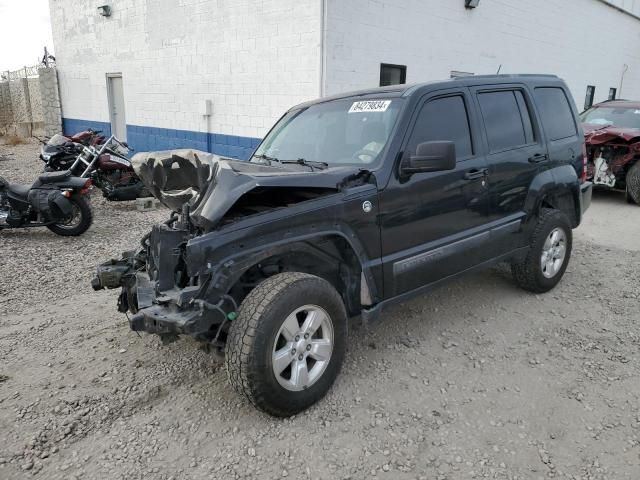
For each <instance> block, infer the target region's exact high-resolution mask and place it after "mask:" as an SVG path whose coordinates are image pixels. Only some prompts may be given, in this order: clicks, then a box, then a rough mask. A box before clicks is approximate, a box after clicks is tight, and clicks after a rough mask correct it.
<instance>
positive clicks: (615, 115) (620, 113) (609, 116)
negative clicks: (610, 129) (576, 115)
mask: <svg viewBox="0 0 640 480" xmlns="http://www.w3.org/2000/svg"><path fill="white" fill-rule="evenodd" d="M580 120H581V121H582V123H591V124H594V125H612V126H614V127H623V128H640V109H639V108H613V107H594V108H590V109H589V110H587V111H586V112H583V113H582V114H581V115H580Z"/></svg>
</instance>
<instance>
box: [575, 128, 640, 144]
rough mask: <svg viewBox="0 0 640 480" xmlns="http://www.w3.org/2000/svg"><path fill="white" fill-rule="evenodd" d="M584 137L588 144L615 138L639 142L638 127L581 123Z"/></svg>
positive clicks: (639, 130) (639, 131)
mask: <svg viewBox="0 0 640 480" xmlns="http://www.w3.org/2000/svg"><path fill="white" fill-rule="evenodd" d="M582 128H583V130H584V138H585V141H586V142H587V144H588V145H601V144H603V143H608V142H611V141H615V140H623V141H624V142H626V143H637V142H640V129H638V128H623V127H613V126H602V125H595V124H590V123H583V124H582Z"/></svg>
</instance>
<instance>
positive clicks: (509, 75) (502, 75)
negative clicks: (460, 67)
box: [453, 73, 558, 80]
mask: <svg viewBox="0 0 640 480" xmlns="http://www.w3.org/2000/svg"><path fill="white" fill-rule="evenodd" d="M519 77H543V78H558V76H557V75H551V74H547V73H497V74H487V75H468V76H463V77H455V78H453V80H468V79H470V78H519Z"/></svg>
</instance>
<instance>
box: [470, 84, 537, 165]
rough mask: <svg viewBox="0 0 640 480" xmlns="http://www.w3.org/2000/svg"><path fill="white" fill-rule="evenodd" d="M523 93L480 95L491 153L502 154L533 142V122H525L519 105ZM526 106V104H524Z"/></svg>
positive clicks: (487, 93)
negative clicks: (519, 98) (519, 97)
mask: <svg viewBox="0 0 640 480" xmlns="http://www.w3.org/2000/svg"><path fill="white" fill-rule="evenodd" d="M516 94H519V95H520V96H522V93H520V92H519V91H514V90H507V91H500V92H485V93H480V94H479V95H478V101H479V102H480V110H481V111H482V118H483V119H484V125H485V129H486V132H487V140H488V141H489V151H490V152H492V153H493V152H500V151H502V150H508V149H511V148H516V147H519V146H522V145H526V144H527V143H529V142H530V141H531V136H532V133H531V120H530V119H529V118H528V112H527V113H526V115H527V122H526V125H525V122H524V120H523V116H522V115H521V113H520V106H519V105H518V97H517V96H516ZM523 104H524V102H523Z"/></svg>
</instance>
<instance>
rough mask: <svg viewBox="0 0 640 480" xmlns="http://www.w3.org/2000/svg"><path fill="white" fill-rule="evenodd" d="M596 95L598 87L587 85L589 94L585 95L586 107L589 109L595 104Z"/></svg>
mask: <svg viewBox="0 0 640 480" xmlns="http://www.w3.org/2000/svg"><path fill="white" fill-rule="evenodd" d="M595 96H596V87H595V86H593V85H587V94H586V95H585V97H584V109H585V110H588V109H590V108H591V106H592V105H593V97H595Z"/></svg>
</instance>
